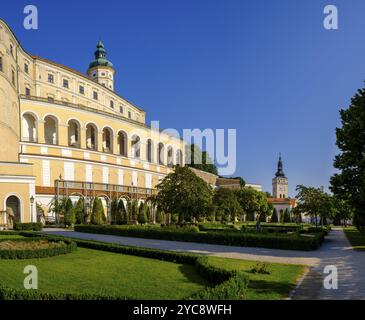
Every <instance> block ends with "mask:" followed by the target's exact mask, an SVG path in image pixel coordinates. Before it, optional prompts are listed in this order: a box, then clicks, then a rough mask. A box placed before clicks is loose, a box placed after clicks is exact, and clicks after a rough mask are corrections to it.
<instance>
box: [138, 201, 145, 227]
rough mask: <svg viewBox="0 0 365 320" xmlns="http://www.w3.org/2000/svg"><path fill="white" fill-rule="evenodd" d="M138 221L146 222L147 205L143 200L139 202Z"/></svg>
mask: <svg viewBox="0 0 365 320" xmlns="http://www.w3.org/2000/svg"><path fill="white" fill-rule="evenodd" d="M138 223H140V224H146V223H147V205H146V203H145V202H141V204H140V205H139V210H138Z"/></svg>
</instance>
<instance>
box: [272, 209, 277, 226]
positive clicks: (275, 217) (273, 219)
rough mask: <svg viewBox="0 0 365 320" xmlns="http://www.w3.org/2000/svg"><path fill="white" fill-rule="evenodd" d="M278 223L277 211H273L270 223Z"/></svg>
mask: <svg viewBox="0 0 365 320" xmlns="http://www.w3.org/2000/svg"><path fill="white" fill-rule="evenodd" d="M278 222H279V217H278V211H277V210H276V209H274V211H273V213H272V216H271V223H278Z"/></svg>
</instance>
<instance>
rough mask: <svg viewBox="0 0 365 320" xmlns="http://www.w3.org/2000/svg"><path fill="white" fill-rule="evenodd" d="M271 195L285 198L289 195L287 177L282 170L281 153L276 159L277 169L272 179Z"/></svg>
mask: <svg viewBox="0 0 365 320" xmlns="http://www.w3.org/2000/svg"><path fill="white" fill-rule="evenodd" d="M272 195H273V197H274V198H281V199H287V198H288V197H289V189H288V178H287V177H286V176H285V173H284V170H283V161H282V159H281V154H280V156H279V161H278V169H277V171H276V174H275V178H274V179H273V180H272Z"/></svg>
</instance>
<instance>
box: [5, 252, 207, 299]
mask: <svg viewBox="0 0 365 320" xmlns="http://www.w3.org/2000/svg"><path fill="white" fill-rule="evenodd" d="M27 265H34V266H36V267H37V268H38V277H39V290H41V291H45V292H50V293H52V292H67V293H78V294H81V293H94V294H100V295H121V296H128V297H133V298H137V299H183V298H185V297H188V296H190V295H192V294H193V293H195V292H197V291H199V290H202V289H204V287H205V286H208V285H210V284H209V283H207V281H205V280H203V279H202V278H201V277H200V276H199V275H198V274H197V272H196V270H195V268H194V266H190V265H182V264H177V263H172V262H164V261H160V260H155V259H148V258H142V257H136V256H130V255H122V254H116V253H110V252H105V251H99V250H90V249H84V248H78V249H77V251H76V252H73V253H70V254H67V255H62V256H57V257H51V258H45V259H38V260H37V259H34V260H0V274H1V279H0V282H1V284H3V285H5V286H8V287H13V288H19V289H21V288H22V286H23V280H24V277H25V276H24V274H23V269H24V267H25V266H27Z"/></svg>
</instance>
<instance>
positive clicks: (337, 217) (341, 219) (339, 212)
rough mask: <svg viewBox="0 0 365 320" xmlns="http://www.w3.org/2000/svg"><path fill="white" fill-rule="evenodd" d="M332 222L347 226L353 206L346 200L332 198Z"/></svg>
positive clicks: (351, 215)
mask: <svg viewBox="0 0 365 320" xmlns="http://www.w3.org/2000/svg"><path fill="white" fill-rule="evenodd" d="M333 201H334V203H333V208H334V213H333V224H335V225H343V226H345V227H346V226H347V221H348V220H350V219H352V217H353V214H354V213H353V208H352V207H351V206H350V204H349V203H348V202H347V201H346V200H342V199H337V198H335V197H334V198H333Z"/></svg>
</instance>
